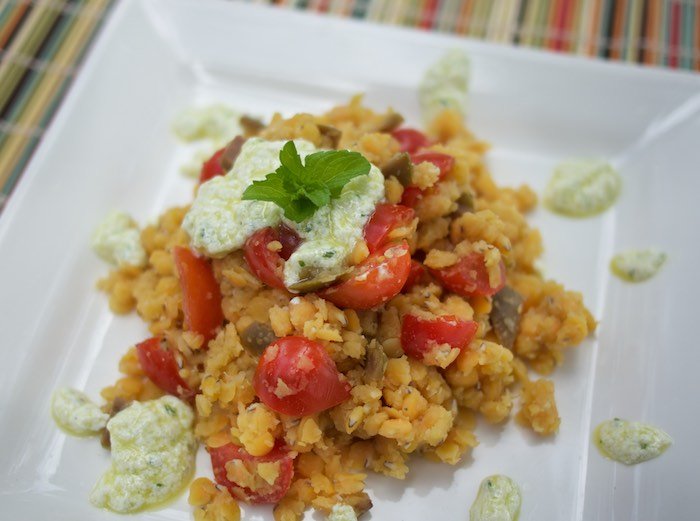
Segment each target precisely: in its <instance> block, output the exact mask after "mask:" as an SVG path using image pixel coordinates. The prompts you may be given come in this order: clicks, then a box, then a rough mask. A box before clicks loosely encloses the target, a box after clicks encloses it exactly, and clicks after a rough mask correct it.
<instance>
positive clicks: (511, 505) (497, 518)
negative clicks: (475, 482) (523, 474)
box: [469, 475, 522, 521]
mask: <svg viewBox="0 0 700 521" xmlns="http://www.w3.org/2000/svg"><path fill="white" fill-rule="evenodd" d="M521 501H522V499H521V496H520V488H519V487H518V485H517V484H516V483H515V481H513V480H512V479H510V478H509V477H508V476H501V475H495V476H489V477H488V478H486V479H484V480H483V481H482V482H481V485H480V486H479V492H478V493H477V495H476V499H475V500H474V503H473V504H472V507H471V508H470V509H469V519H470V521H515V520H516V519H517V518H518V514H519V512H520V503H521Z"/></svg>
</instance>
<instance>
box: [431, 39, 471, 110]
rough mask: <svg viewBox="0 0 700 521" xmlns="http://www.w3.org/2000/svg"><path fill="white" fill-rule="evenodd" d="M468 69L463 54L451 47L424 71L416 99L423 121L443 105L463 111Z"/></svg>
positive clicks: (466, 96)
mask: <svg viewBox="0 0 700 521" xmlns="http://www.w3.org/2000/svg"><path fill="white" fill-rule="evenodd" d="M469 70H470V64H469V57H468V56H467V54H466V53H464V52H463V51H460V50H458V49H453V50H451V51H449V52H448V53H447V54H445V55H444V56H443V57H442V58H441V59H440V60H438V61H437V62H436V63H435V64H434V65H432V66H431V67H430V68H429V69H428V70H427V71H426V72H425V74H424V75H423V79H422V80H421V82H420V87H419V90H418V99H419V101H420V105H421V110H422V112H423V117H424V119H425V120H426V121H431V120H432V119H433V118H434V117H435V116H436V115H437V114H439V113H440V112H441V111H443V110H446V109H452V110H456V111H457V112H459V113H460V114H461V115H462V116H465V115H466V113H467V101H468V94H469V76H470V73H469Z"/></svg>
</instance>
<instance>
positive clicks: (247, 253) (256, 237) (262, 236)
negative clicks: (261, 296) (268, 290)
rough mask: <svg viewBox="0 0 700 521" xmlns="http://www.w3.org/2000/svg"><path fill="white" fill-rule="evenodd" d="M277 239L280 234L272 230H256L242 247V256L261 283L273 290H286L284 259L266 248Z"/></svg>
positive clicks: (278, 253)
mask: <svg viewBox="0 0 700 521" xmlns="http://www.w3.org/2000/svg"><path fill="white" fill-rule="evenodd" d="M279 239H280V234H279V232H278V231H277V230H275V229H274V228H263V229H261V230H258V231H257V232H255V233H254V234H253V235H251V236H250V237H248V240H247V241H246V243H245V246H244V247H243V255H244V257H245V260H246V262H247V263H248V267H249V268H250V271H252V272H253V275H255V276H256V277H257V278H258V279H259V280H260V281H261V282H263V283H265V284H267V285H268V286H270V287H273V288H278V289H287V288H286V287H285V286H284V259H283V258H282V256H281V255H280V252H276V251H272V250H270V249H269V248H268V247H267V245H268V244H270V243H271V242H272V241H279ZM290 255H291V253H290Z"/></svg>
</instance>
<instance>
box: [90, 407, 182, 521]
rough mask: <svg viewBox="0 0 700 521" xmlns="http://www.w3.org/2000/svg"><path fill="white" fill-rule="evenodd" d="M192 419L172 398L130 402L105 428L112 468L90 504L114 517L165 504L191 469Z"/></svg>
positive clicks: (100, 482)
mask: <svg viewBox="0 0 700 521" xmlns="http://www.w3.org/2000/svg"><path fill="white" fill-rule="evenodd" d="M193 421H194V414H193V412H192V409H190V408H189V407H188V406H187V405H185V404H184V403H183V402H181V401H180V400H178V399H177V398H175V397H173V396H164V397H162V398H159V399H157V400H152V401H148V402H134V403H132V404H131V405H130V406H129V407H127V408H126V409H124V410H123V411H121V412H119V413H117V414H116V415H115V416H114V417H113V418H112V419H111V420H109V422H108V423H107V430H109V434H110V441H111V444H112V464H111V466H110V468H109V469H108V470H107V471H106V472H105V473H104V474H103V475H102V477H100V479H99V480H98V482H97V484H96V485H95V487H94V488H93V490H92V492H91V493H90V502H91V503H92V504H93V505H95V506H98V507H104V508H108V509H110V510H113V511H115V512H119V513H128V512H135V511H137V510H139V509H141V508H143V507H145V506H148V505H153V504H156V503H159V502H161V501H164V500H166V499H168V498H169V497H171V496H172V495H174V494H175V493H177V492H178V491H179V490H180V489H181V488H182V487H184V486H185V484H186V483H187V481H188V480H189V478H190V477H191V475H192V472H193V470H194V455H195V450H196V443H195V439H194V433H193V430H192V423H193Z"/></svg>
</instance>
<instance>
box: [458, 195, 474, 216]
mask: <svg viewBox="0 0 700 521" xmlns="http://www.w3.org/2000/svg"><path fill="white" fill-rule="evenodd" d="M472 212H474V194H473V193H471V192H464V193H463V194H462V195H460V196H459V198H458V199H457V209H456V210H455V211H454V213H453V216H454V217H458V216H461V215H462V214H465V213H472Z"/></svg>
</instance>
